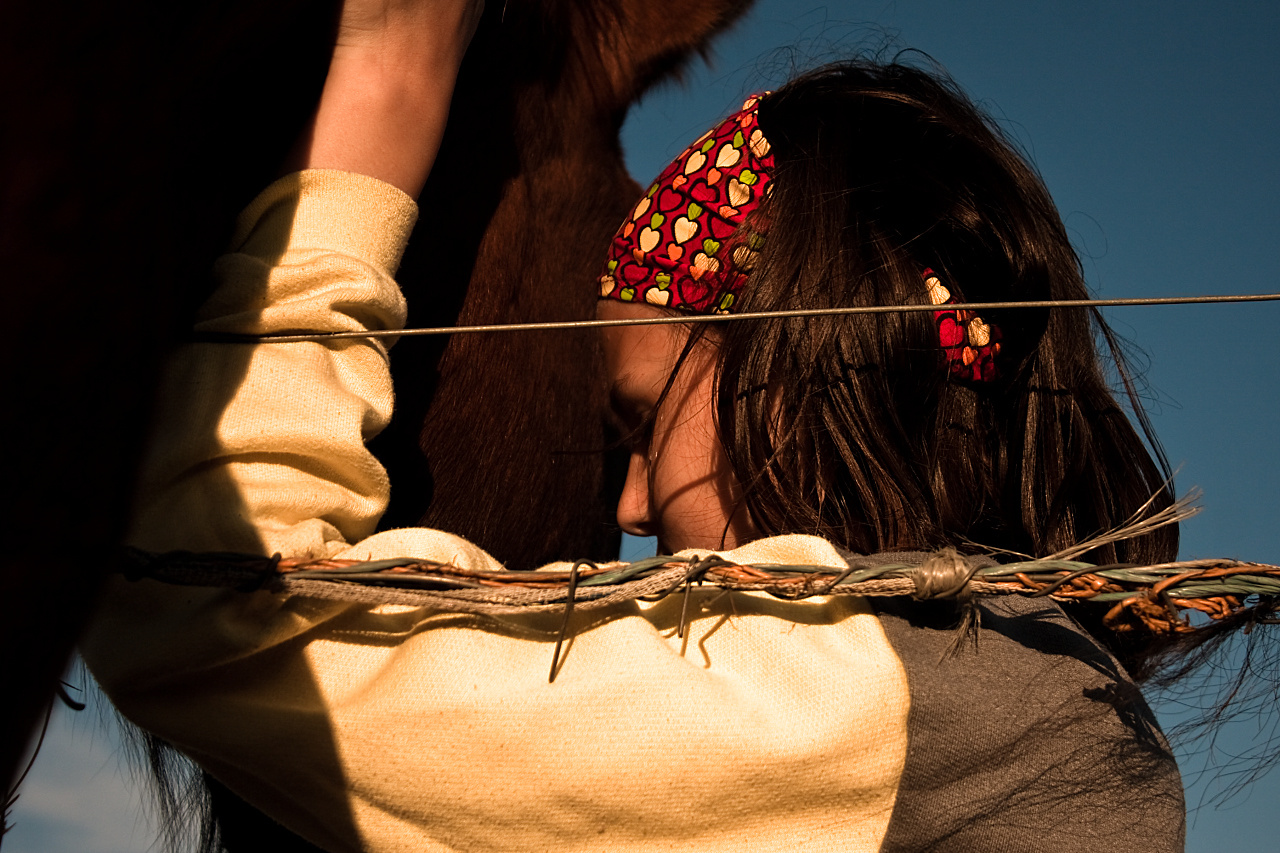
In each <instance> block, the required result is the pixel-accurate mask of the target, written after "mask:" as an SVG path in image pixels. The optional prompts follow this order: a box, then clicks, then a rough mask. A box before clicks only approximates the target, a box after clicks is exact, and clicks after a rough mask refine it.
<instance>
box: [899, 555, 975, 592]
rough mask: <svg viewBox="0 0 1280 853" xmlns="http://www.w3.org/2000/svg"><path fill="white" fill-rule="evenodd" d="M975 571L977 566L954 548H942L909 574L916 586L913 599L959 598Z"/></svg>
mask: <svg viewBox="0 0 1280 853" xmlns="http://www.w3.org/2000/svg"><path fill="white" fill-rule="evenodd" d="M977 571H978V566H977V565H976V564H972V565H971V564H970V563H969V560H968V559H967V558H965V557H963V556H961V555H960V554H958V553H956V550H955V549H954V548H943V549H942V550H941V551H939V552H938V553H936V554H934V555H933V556H932V557H930V558H929V559H928V560H926V561H925V562H924V565H922V566H920V567H919V568H918V569H914V570H913V571H911V572H910V573H909V574H910V577H911V580H912V581H914V582H915V585H916V591H915V593H914V596H913V597H914V598H916V599H918V600H920V601H927V600H928V599H931V598H956V597H959V596H960V595H961V593H963V592H964V589H965V587H966V586H968V584H969V581H970V579H972V578H973V575H974V573H975V572H977Z"/></svg>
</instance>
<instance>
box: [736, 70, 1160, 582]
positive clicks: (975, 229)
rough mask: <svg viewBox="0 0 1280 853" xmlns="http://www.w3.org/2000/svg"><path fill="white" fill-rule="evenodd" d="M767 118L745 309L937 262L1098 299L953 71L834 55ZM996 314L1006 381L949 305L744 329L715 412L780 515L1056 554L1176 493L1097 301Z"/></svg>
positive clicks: (919, 286)
mask: <svg viewBox="0 0 1280 853" xmlns="http://www.w3.org/2000/svg"><path fill="white" fill-rule="evenodd" d="M759 118H760V126H761V129H762V130H763V131H764V135H765V136H766V138H767V139H768V140H769V141H770V143H771V145H772V152H773V157H774V162H775V171H774V176H773V182H772V192H771V195H770V197H769V198H768V199H767V202H766V203H765V204H764V206H763V207H762V208H761V211H760V215H762V216H763V217H764V218H765V219H766V221H767V223H768V227H767V236H766V238H765V240H764V244H763V246H762V247H761V249H760V253H759V255H758V258H757V260H756V262H755V266H754V268H753V269H752V272H751V280H750V282H749V284H748V286H747V287H746V288H745V292H744V293H743V294H742V295H741V301H740V302H739V303H738V304H737V305H736V306H735V307H736V310H739V311H742V312H749V311H768V310H773V309H794V308H827V307H836V306H852V305H876V304H904V303H926V302H927V301H928V296H927V291H926V287H925V285H924V281H923V278H922V272H923V271H924V270H925V269H926V268H932V269H933V270H935V271H936V272H937V273H938V274H939V276H940V278H941V280H942V282H943V283H944V284H945V285H946V286H947V287H948V288H949V289H951V290H952V291H953V292H957V291H958V292H959V294H962V295H963V298H964V300H965V301H967V302H999V301H1010V300H1039V299H1076V298H1087V297H1088V295H1089V294H1088V292H1087V290H1086V287H1085V283H1084V277H1083V273H1082V270H1081V267H1080V262H1079V259H1078V258H1077V256H1076V254H1075V252H1074V251H1073V249H1072V247H1071V244H1070V240H1069V239H1068V236H1067V233H1066V229H1065V227H1064V225H1063V223H1062V220H1061V218H1060V217H1059V215H1058V212H1057V209H1056V208H1055V206H1054V204H1053V201H1052V199H1051V198H1050V197H1049V193H1048V191H1047V190H1046V188H1045V186H1044V184H1043V182H1042V181H1041V179H1040V177H1039V176H1038V175H1037V174H1036V172H1035V171H1034V169H1033V168H1032V167H1031V166H1030V165H1028V163H1027V161H1026V160H1025V159H1024V158H1023V157H1022V156H1021V155H1020V154H1019V153H1018V151H1017V150H1016V148H1015V146H1014V145H1013V144H1012V143H1011V142H1010V140H1009V139H1008V138H1007V137H1006V136H1005V135H1004V134H1003V133H1002V132H1001V130H1000V129H999V128H998V127H997V126H996V125H995V124H994V123H993V122H992V121H991V120H989V119H988V118H987V117H986V116H984V115H983V113H982V112H981V111H980V110H979V109H978V108H977V107H976V106H975V105H974V104H973V103H972V102H971V101H970V100H969V99H968V98H967V97H966V96H965V94H964V93H963V92H962V91H960V90H959V88H958V87H957V86H956V85H955V84H954V83H953V82H952V81H950V80H949V79H947V78H946V77H945V76H943V75H940V74H937V73H928V72H925V71H922V70H919V69H916V68H912V67H909V66H905V65H901V64H896V63H893V64H883V65H882V64H875V63H870V62H865V61H855V62H849V63H843V64H838V65H834V66H829V67H826V68H823V69H820V70H818V71H814V72H811V73H809V74H806V75H804V76H802V77H800V78H798V79H797V80H795V81H793V82H791V83H789V84H787V85H786V86H784V87H783V88H782V89H780V90H778V91H777V92H775V93H773V94H771V95H769V96H767V97H766V98H765V99H764V100H763V102H762V103H761V105H760V112H759ZM984 314H985V315H986V318H987V319H988V320H991V321H994V323H995V324H996V325H998V326H999V328H1000V329H1001V331H1002V332H1003V341H1002V346H1003V349H1002V350H1001V352H1000V354H999V356H998V357H997V365H998V368H999V371H1000V377H999V378H998V379H997V380H996V381H994V382H989V383H973V382H967V381H963V380H959V379H956V378H954V377H953V376H952V375H951V373H950V372H949V370H948V368H947V364H946V358H945V354H944V352H943V351H942V349H941V348H940V344H939V339H938V331H937V327H936V325H935V322H934V319H933V316H932V314H931V313H930V312H920V313H898V314H875V315H854V316H843V317H835V318H831V317H824V318H815V317H805V318H787V319H776V320H761V321H754V322H753V323H751V324H744V323H731V324H726V325H725V326H724V327H723V331H722V332H721V333H718V334H717V338H718V340H719V346H720V347H721V352H720V361H719V372H718V378H717V381H718V386H717V402H716V405H717V410H716V416H717V421H718V428H719V430H720V433H721V438H722V441H723V443H724V446H725V450H726V452H727V454H728V457H729V460H730V463H731V465H732V466H733V469H734V471H735V473H736V474H737V476H738V478H739V481H740V482H741V483H742V484H743V486H744V488H745V494H746V497H745V500H746V503H747V507H748V508H749V510H750V513H751V516H752V519H753V520H754V522H755V524H756V525H757V526H758V528H759V529H760V530H761V532H763V533H765V534H777V533H792V532H800V533H812V534H816V535H819V536H823V537H825V538H827V539H829V540H831V541H833V542H836V543H837V544H839V545H842V546H844V547H846V548H849V549H851V550H855V551H858V552H862V553H871V552H876V551H886V550H899V549H907V548H922V549H929V548H934V547H938V546H941V545H944V544H957V543H960V542H963V541H965V540H968V541H971V542H976V543H980V544H982V545H986V546H992V547H996V548H1004V549H1009V550H1013V551H1018V552H1022V553H1027V554H1032V555H1046V554H1048V553H1052V552H1054V551H1056V550H1059V549H1061V548H1064V547H1066V546H1068V545H1072V544H1075V543H1077V542H1079V541H1081V540H1082V539H1084V538H1086V537H1088V536H1090V535H1091V534H1094V533H1097V532H1100V531H1103V530H1106V529H1109V528H1112V527H1115V526H1118V525H1119V524H1121V523H1123V522H1124V521H1126V520H1127V519H1128V518H1129V517H1130V516H1131V515H1133V514H1134V513H1136V512H1139V511H1140V509H1141V508H1142V507H1143V505H1144V504H1146V503H1147V502H1148V501H1151V505H1150V511H1152V512H1154V511H1157V510H1159V509H1161V508H1163V507H1166V506H1168V505H1169V504H1170V503H1171V502H1172V501H1173V493H1172V486H1171V483H1170V476H1169V472H1168V466H1167V464H1166V463H1165V462H1164V460H1163V457H1162V455H1161V453H1160V450H1159V446H1158V444H1157V443H1156V441H1155V438H1154V436H1153V435H1152V433H1151V431H1150V429H1149V426H1148V424H1147V423H1146V419H1145V417H1144V415H1143V414H1142V408H1141V405H1140V402H1139V401H1138V400H1137V399H1136V397H1135V395H1134V393H1133V389H1132V385H1131V383H1130V382H1129V380H1128V376H1129V374H1128V372H1127V371H1126V369H1125V366H1124V363H1123V359H1122V357H1121V356H1120V353H1119V352H1118V351H1117V349H1116V344H1115V339H1114V337H1113V336H1112V334H1111V332H1110V331H1109V330H1108V329H1107V327H1106V325H1105V323H1103V321H1102V319H1101V317H1100V316H1099V315H1098V313H1097V312H1096V311H1094V310H1091V309H1081V308H1071V309H1053V310H1042V309H1038V310H1027V309H1020V310H1005V311H1000V312H990V313H987V312H984ZM1099 338H1100V339H1101V340H1103V341H1105V342H1106V345H1107V347H1108V348H1109V349H1110V351H1111V352H1110V354H1111V356H1112V357H1113V360H1114V362H1115V364H1116V369H1117V371H1118V373H1119V376H1120V377H1121V379H1122V380H1123V382H1124V384H1125V387H1126V390H1127V393H1128V395H1129V400H1130V403H1131V406H1132V408H1133V410H1134V412H1135V413H1136V416H1137V418H1138V421H1139V424H1140V426H1141V428H1142V432H1143V434H1144V435H1145V438H1146V444H1144V441H1143V438H1142V437H1141V436H1140V435H1139V432H1138V431H1137V430H1135V428H1134V426H1133V424H1132V423H1131V422H1130V420H1129V418H1128V417H1126V415H1125V413H1124V411H1123V410H1122V408H1121V407H1120V405H1119V404H1118V403H1117V401H1116V399H1115V397H1114V395H1113V394H1112V392H1111V390H1110V388H1109V387H1108V384H1107V380H1106V377H1105V375H1104V371H1103V368H1102V364H1101V361H1100V359H1099V355H1098V347H1097V340H1098V339H1099ZM1153 496H1154V498H1155V499H1154V500H1153V501H1152V500H1151V499H1152V497H1153ZM1177 542H1178V534H1177V528H1176V526H1170V527H1165V528H1162V529H1160V530H1158V531H1156V532H1153V533H1151V534H1149V535H1145V536H1142V537H1141V538H1136V539H1130V540H1127V541H1123V542H1117V543H1114V544H1111V545H1107V546H1105V547H1103V548H1100V549H1098V550H1097V551H1094V552H1091V554H1090V555H1089V556H1088V557H1086V559H1091V560H1093V561H1096V562H1101V563H1112V562H1133V563H1141V564H1150V563H1155V562H1163V561H1166V560H1170V559H1173V558H1174V557H1175V555H1176V552H1177Z"/></svg>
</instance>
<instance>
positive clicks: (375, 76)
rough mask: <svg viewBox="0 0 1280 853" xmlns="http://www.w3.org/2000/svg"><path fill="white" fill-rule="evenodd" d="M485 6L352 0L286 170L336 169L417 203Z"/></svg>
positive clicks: (467, 0) (475, 0)
mask: <svg viewBox="0 0 1280 853" xmlns="http://www.w3.org/2000/svg"><path fill="white" fill-rule="evenodd" d="M483 9H484V0H346V2H345V3H343V7H342V14H341V19H340V21H339V25H338V36H337V41H336V43H335V45H334V49H333V58H332V60H331V61H330V64H329V74H328V77H327V78H326V79H325V84H324V91H323V94H322V95H321V97H320V103H319V106H318V107H317V109H316V114H315V116H314V117H313V118H312V121H311V124H310V125H309V126H308V128H307V130H306V131H305V132H304V133H303V135H302V138H301V139H299V140H298V144H297V146H296V147H295V149H294V152H293V154H292V155H291V157H290V159H289V162H288V163H287V164H286V171H299V170H302V169H340V170H342V171H344V172H357V173H359V174H362V175H368V176H370V177H373V178H378V179H379V180H382V181H386V182H387V183H389V184H391V185H392V186H394V187H397V188H399V189H401V190H403V191H404V192H405V193H406V194H407V195H409V196H410V197H412V198H416V197H417V196H418V193H420V192H421V191H422V186H423V184H424V183H425V182H426V180H427V174H428V173H429V172H430V171H431V165H432V163H433V162H434V161H435V157H436V152H437V151H438V150H439V149H440V140H441V138H443V136H444V127H445V121H446V119H447V118H448V115H449V101H450V100H451V98H452V96H453V86H454V82H455V80H456V79H457V75H458V67H459V65H460V64H461V63H462V56H463V54H464V53H465V52H466V48H467V45H468V43H470V41H471V36H472V35H473V34H474V33H475V28H476V25H477V23H478V22H479V20H480V13H481V11H483Z"/></svg>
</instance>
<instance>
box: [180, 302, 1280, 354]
mask: <svg viewBox="0 0 1280 853" xmlns="http://www.w3.org/2000/svg"><path fill="white" fill-rule="evenodd" d="M1277 301H1280V293H1244V294H1234V295H1222V296H1158V297H1147V298H1133V299H1041V300H1028V301H1023V302H963V303H958V304H957V305H956V306H955V307H958V308H963V309H965V310H968V311H986V310H991V309H996V310H1004V309H1010V308H1124V307H1129V306H1133V305H1203V304H1208V303H1218V302H1277ZM937 310H938V306H936V305H850V306H845V307H842V308H800V309H793V310H788V311H755V312H751V313H746V314H678V315H673V316H670V317H633V318H627V319H619V320H558V321H553V322H546V323H495V324H491V325H484V326H435V327H431V328H425V329H399V330H396V329H371V330H369V331H364V332H305V333H297V334H285V335H239V334H231V333H227V332H198V333H196V334H195V335H194V336H193V339H194V340H196V341H201V342H206V343H253V344H258V343H263V344H266V343H270V344H291V343H300V342H303V341H340V340H351V339H357V338H410V337H425V336H428V335H467V334H478V333H482V332H541V331H548V330H552V329H603V328H609V327H611V326H666V325H671V324H675V323H731V322H735V321H738V320H767V319H775V318H780V317H830V316H844V315H849V314H898V313H904V314H905V313H912V312H916V311H937Z"/></svg>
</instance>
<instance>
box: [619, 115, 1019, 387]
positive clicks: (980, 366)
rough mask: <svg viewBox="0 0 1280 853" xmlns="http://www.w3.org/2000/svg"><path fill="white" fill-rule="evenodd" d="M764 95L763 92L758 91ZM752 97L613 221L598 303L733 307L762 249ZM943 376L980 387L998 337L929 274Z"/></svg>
mask: <svg viewBox="0 0 1280 853" xmlns="http://www.w3.org/2000/svg"><path fill="white" fill-rule="evenodd" d="M765 94H768V93H765ZM762 97H763V95H753V96H751V97H750V98H748V99H747V100H746V102H745V103H743V105H742V109H741V110H739V111H738V112H736V113H734V114H733V115H731V116H729V117H728V118H727V119H725V120H724V121H723V122H721V123H720V124H719V125H717V126H716V127H714V128H712V129H711V130H709V131H707V132H706V133H704V134H703V135H702V136H700V137H699V138H698V139H697V140H696V141H695V142H694V143H693V144H692V145H690V146H689V147H688V148H687V149H685V151H684V152H683V153H682V154H681V155H680V156H679V157H677V158H676V159H675V160H673V161H672V162H671V164H670V165H669V166H667V168H666V169H664V170H663V171H662V174H660V175H659V176H658V179H657V180H655V181H654V182H653V184H652V185H651V186H650V187H649V189H648V191H647V192H646V193H645V194H644V197H643V198H641V199H640V201H639V202H638V203H637V204H636V206H635V208H633V209H632V211H631V214H630V215H629V216H628V217H627V220H626V221H625V222H623V223H622V227H621V228H619V229H618V233H617V234H615V235H614V238H613V242H612V243H611V244H610V246H609V258H608V262H607V265H606V268H605V271H604V273H603V274H602V275H601V276H600V297H601V298H602V299H618V300H621V301H623V302H645V303H648V304H650V305H656V306H660V307H664V308H678V309H680V310H683V311H689V312H693V313H698V314H708V313H728V312H730V311H731V310H732V309H733V304H734V302H735V301H737V298H738V294H739V293H741V292H742V288H743V286H744V285H745V284H746V281H747V277H748V275H749V273H750V271H751V268H752V266H753V265H754V261H755V257H756V253H757V252H758V251H759V249H760V246H761V245H763V241H764V235H763V233H762V232H763V231H764V230H765V227H764V225H763V223H761V222H760V221H759V220H760V217H755V218H754V219H753V221H752V223H751V225H750V226H749V227H747V228H740V226H742V224H743V223H744V221H746V219H747V216H748V214H750V213H751V212H752V211H754V210H755V209H756V208H757V207H758V206H759V205H760V202H761V200H762V199H763V198H765V197H767V196H768V195H769V192H770V190H771V189H772V187H771V186H770V181H771V180H772V176H773V155H772V153H771V150H770V146H769V141H768V139H766V138H765V135H764V133H763V132H762V131H761V130H760V125H759V117H758V115H757V108H758V107H759V105H760V99H761V98H762ZM923 277H924V283H925V287H926V288H927V290H928V294H929V299H930V301H931V302H932V303H933V304H934V305H936V306H939V309H938V310H937V311H935V312H934V315H933V316H934V322H935V323H936V325H937V329H938V340H939V342H940V344H941V346H942V349H943V352H945V353H946V358H947V365H948V368H949V369H950V371H951V374H952V375H953V376H954V377H956V378H958V379H963V380H967V381H974V382H989V381H992V380H994V379H995V378H996V377H997V375H998V373H997V369H996V364H995V357H996V355H997V354H998V353H999V352H1000V330H999V328H998V327H997V326H995V325H994V324H992V323H988V322H986V321H984V320H983V319H982V318H981V317H979V316H978V315H976V314H975V313H974V312H972V311H969V310H967V309H965V308H963V307H961V305H962V304H963V303H962V301H961V299H960V298H959V297H958V296H957V295H956V294H955V293H954V292H953V291H952V290H951V289H948V288H947V287H946V286H944V285H943V283H942V281H941V279H940V278H939V277H938V276H937V274H935V273H934V271H933V270H932V269H926V270H925V271H924V273H923Z"/></svg>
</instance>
